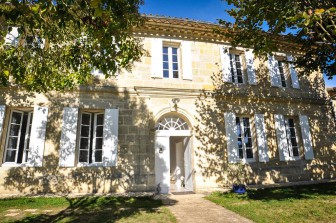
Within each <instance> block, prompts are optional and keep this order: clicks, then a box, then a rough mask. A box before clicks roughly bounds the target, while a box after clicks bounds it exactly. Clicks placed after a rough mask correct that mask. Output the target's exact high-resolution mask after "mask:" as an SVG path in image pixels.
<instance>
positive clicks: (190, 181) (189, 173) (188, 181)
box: [183, 137, 193, 191]
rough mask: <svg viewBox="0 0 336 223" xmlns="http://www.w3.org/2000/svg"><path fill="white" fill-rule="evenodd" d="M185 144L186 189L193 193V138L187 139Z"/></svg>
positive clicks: (184, 141)
mask: <svg viewBox="0 0 336 223" xmlns="http://www.w3.org/2000/svg"><path fill="white" fill-rule="evenodd" d="M183 144H184V148H185V150H184V172H185V178H184V183H185V189H186V190H190V191H193V179H192V178H193V168H192V165H191V161H192V160H191V158H192V154H191V153H192V149H191V137H185V138H184V140H183Z"/></svg>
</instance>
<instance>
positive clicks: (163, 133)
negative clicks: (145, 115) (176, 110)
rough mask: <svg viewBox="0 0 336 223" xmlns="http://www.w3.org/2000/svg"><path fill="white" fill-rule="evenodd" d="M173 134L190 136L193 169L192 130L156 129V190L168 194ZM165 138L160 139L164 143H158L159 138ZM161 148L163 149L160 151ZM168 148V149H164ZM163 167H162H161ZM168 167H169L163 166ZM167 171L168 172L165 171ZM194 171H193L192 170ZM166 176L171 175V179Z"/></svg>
mask: <svg viewBox="0 0 336 223" xmlns="http://www.w3.org/2000/svg"><path fill="white" fill-rule="evenodd" d="M172 136H180V137H190V140H191V142H190V143H191V144H190V146H191V148H190V153H191V154H190V168H191V169H193V154H192V152H193V149H192V148H193V147H192V146H193V145H192V141H193V140H192V139H193V137H192V136H193V135H192V132H191V130H156V131H155V141H154V145H155V148H154V149H155V150H154V151H155V186H156V192H158V193H163V194H167V193H169V192H170V137H172ZM159 137H160V138H161V137H163V138H165V139H164V140H160V141H161V142H162V141H163V142H164V145H162V144H158V143H157V141H158V138H159ZM160 150H163V151H161V152H160ZM164 150H166V151H164ZM163 161H164V162H166V163H165V164H164V165H162V162H163ZM160 167H161V168H160ZM162 167H167V168H162ZM163 169H164V171H167V172H168V174H167V172H166V173H164V172H163ZM192 172H193V171H192ZM164 176H169V177H168V178H169V179H163V178H165V177H164ZM163 181H164V182H163ZM194 182H195V181H194V177H192V185H193V187H192V188H193V189H194Z"/></svg>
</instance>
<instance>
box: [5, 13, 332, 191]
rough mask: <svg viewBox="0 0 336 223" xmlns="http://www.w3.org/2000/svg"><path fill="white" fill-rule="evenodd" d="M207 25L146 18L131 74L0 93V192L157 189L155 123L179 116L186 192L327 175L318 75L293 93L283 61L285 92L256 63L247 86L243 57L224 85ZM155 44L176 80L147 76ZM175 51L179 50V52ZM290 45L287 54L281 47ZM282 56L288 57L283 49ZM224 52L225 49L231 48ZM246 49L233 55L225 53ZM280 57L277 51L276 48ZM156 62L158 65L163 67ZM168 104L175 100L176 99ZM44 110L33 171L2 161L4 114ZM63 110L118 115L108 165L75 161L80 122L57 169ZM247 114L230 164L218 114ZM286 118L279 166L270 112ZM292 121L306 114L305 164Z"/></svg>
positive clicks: (328, 143) (327, 133) (326, 110)
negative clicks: (246, 139)
mask: <svg viewBox="0 0 336 223" xmlns="http://www.w3.org/2000/svg"><path fill="white" fill-rule="evenodd" d="M214 27H215V26H214V25H211V24H206V23H200V22H193V21H188V20H179V19H169V18H149V19H148V21H147V23H146V24H145V25H144V26H143V27H141V28H138V29H137V30H136V31H135V35H136V36H138V37H139V38H142V40H143V45H144V48H145V49H146V50H147V51H148V54H146V55H145V56H144V57H143V58H142V60H141V61H139V62H136V63H135V64H134V67H133V69H132V71H130V72H126V71H125V72H123V73H121V74H119V75H118V76H117V77H115V78H110V79H107V80H105V79H104V78H103V77H101V76H99V75H98V76H95V77H94V78H93V80H92V82H91V83H90V84H88V85H87V86H81V87H79V88H78V89H76V90H73V91H69V92H61V93H60V92H50V93H46V94H36V93H28V92H24V91H21V90H20V89H17V88H14V87H13V88H7V89H1V90H0V93H1V97H0V105H5V106H6V107H5V110H4V113H3V114H4V117H3V122H2V123H3V125H2V135H1V144H0V145H1V147H0V160H1V161H2V162H1V164H0V192H1V193H2V194H36V193H110V192H125V191H155V190H156V189H157V182H156V178H157V172H156V171H158V170H156V166H155V165H156V162H155V160H156V158H155V155H156V151H155V150H156V149H157V148H156V134H157V123H158V121H160V120H162V118H164V117H180V118H181V119H183V120H185V121H186V122H187V123H188V125H189V129H190V130H191V131H190V132H191V136H190V139H191V142H192V143H191V150H190V151H191V155H190V157H191V160H190V165H191V169H192V171H191V175H190V177H191V178H192V184H193V190H194V191H196V192H197V191H203V190H211V189H216V188H219V187H223V186H229V185H231V184H232V183H235V182H238V181H243V182H245V183H247V184H263V185H267V184H274V183H282V182H299V181H319V180H325V179H335V165H336V163H335V162H336V160H335V158H336V146H335V137H336V136H335V123H334V113H333V111H332V109H331V106H330V99H329V96H328V95H327V93H326V91H325V86H324V81H323V76H322V75H321V74H319V73H314V74H311V75H310V76H302V77H299V79H298V81H299V84H300V88H299V89H296V88H293V87H291V86H292V83H291V80H290V69H289V67H288V65H285V68H284V70H285V71H284V73H285V76H286V81H287V87H275V86H272V85H271V81H272V80H271V78H270V75H269V67H268V65H267V63H268V62H267V61H264V60H262V59H260V58H254V61H253V65H254V68H255V75H256V80H257V83H256V84H253V85H252V84H249V82H248V81H247V80H248V79H249V77H248V72H247V62H246V60H244V59H243V60H242V61H241V65H242V71H243V72H242V73H243V76H244V77H243V78H244V80H245V81H244V83H243V84H235V83H227V82H224V81H223V78H222V76H223V74H222V71H221V70H222V63H223V62H222V60H221V50H220V49H221V46H222V45H229V44H228V43H227V41H225V39H222V38H221V37H220V36H219V35H217V34H214V33H213V32H212V29H213V28H214ZM155 39H160V40H162V43H163V44H164V45H167V46H171V45H172V46H177V48H179V50H180V51H179V52H180V54H179V55H178V57H179V66H180V73H179V74H180V75H179V78H162V76H161V77H160V76H155V77H154V76H153V74H152V73H153V63H154V59H153V55H154V54H153V49H154V48H153V44H154V43H155ZM184 42H188V43H189V47H190V48H189V49H190V55H191V57H190V58H191V61H190V62H191V68H192V69H191V71H192V76H190V75H189V76H188V78H185V76H186V72H187V71H182V68H183V66H186V65H185V64H184V62H185V61H183V60H182V59H181V58H183V56H182V55H181V54H183V53H184V52H183V47H182V45H183V44H184ZM181 48H182V49H181ZM289 49H292V51H289ZM283 50H284V52H285V53H288V52H289V53H292V54H295V52H294V51H293V50H295V48H293V46H291V45H288V44H287V45H286V44H285V45H284V49H283ZM230 51H231V50H230ZM236 51H237V52H239V53H241V52H244V50H242V49H233V52H236ZM279 55H280V56H282V55H283V52H280V54H279ZM161 63H162V61H161ZM174 99H175V101H174ZM36 106H40V107H47V108H48V114H47V123H46V133H45V140H44V141H45V143H44V145H42V146H44V149H43V159H42V165H41V166H33V167H31V166H30V167H28V166H27V165H24V164H8V163H6V162H5V150H6V145H7V141H8V134H9V131H8V128H9V126H10V124H9V122H10V119H11V117H10V114H11V112H12V111H14V110H20V111H21V110H27V109H32V108H33V107H36ZM64 107H72V108H79V110H78V111H79V114H81V113H82V112H83V111H88V112H90V111H101V112H104V111H105V109H109V108H113V109H118V111H119V117H118V134H117V138H118V147H117V154H118V155H117V163H116V166H104V165H96V166H95V165H88V166H83V165H79V162H78V160H79V159H78V156H79V152H78V150H79V138H80V136H79V128H80V127H79V126H80V125H78V126H77V132H76V136H77V137H76V140H75V153H74V156H75V159H74V165H73V166H71V165H70V166H69V167H62V166H60V162H59V159H60V141H61V135H62V126H63V124H64V123H63V119H62V117H63V112H64V110H63V109H64ZM228 113H232V114H235V115H236V116H237V117H238V116H241V117H249V118H250V125H251V126H250V129H251V132H252V137H251V138H252V151H253V158H254V161H253V162H245V163H242V164H239V163H240V161H238V162H236V163H230V162H228V154H229V152H228V143H227V142H228V141H229V140H230V139H229V137H228V132H227V126H226V125H227V124H226V122H225V118H224V117H225V114H228ZM256 114H263V115H264V116H263V117H264V120H265V130H264V132H265V135H266V139H267V142H266V143H265V145H267V149H268V150H267V156H268V158H269V160H268V161H267V162H264V161H263V162H260V157H259V153H258V146H257V145H258V143H259V142H258V140H259V139H258V137H256V136H257V132H256V131H257V126H256V124H255V120H254V119H255V117H256V116H255V115H256ZM276 114H281V115H283V116H285V117H291V118H292V119H293V120H294V122H295V123H296V125H295V126H296V138H297V144H298V151H299V156H298V157H296V159H295V160H293V161H282V160H281V158H280V155H279V154H280V153H279V143H278V141H277V137H278V136H277V130H276V126H275V115H276ZM300 115H304V116H306V117H308V120H309V130H310V135H311V144H312V148H313V155H314V157H313V159H306V157H305V149H306V148H305V146H304V145H305V144H304V142H303V136H302V131H301V129H302V127H300V120H299V117H300Z"/></svg>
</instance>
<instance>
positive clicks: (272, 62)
mask: <svg viewBox="0 0 336 223" xmlns="http://www.w3.org/2000/svg"><path fill="white" fill-rule="evenodd" d="M268 70H269V74H270V78H271V85H272V86H275V87H281V79H280V71H279V66H278V61H277V60H276V59H275V57H274V56H272V55H269V56H268Z"/></svg>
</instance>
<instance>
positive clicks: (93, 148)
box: [78, 112, 104, 163]
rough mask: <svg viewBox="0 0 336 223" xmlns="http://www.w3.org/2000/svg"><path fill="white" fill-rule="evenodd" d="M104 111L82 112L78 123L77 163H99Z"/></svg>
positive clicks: (100, 159) (100, 160) (101, 149)
mask: <svg viewBox="0 0 336 223" xmlns="http://www.w3.org/2000/svg"><path fill="white" fill-rule="evenodd" d="M103 128H104V113H88V112H83V113H82V115H81V124H80V140H79V160H78V161H79V163H101V162H102V156H103V138H104V137H103Z"/></svg>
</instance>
